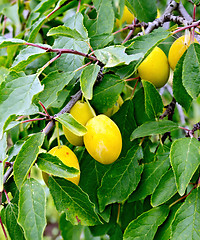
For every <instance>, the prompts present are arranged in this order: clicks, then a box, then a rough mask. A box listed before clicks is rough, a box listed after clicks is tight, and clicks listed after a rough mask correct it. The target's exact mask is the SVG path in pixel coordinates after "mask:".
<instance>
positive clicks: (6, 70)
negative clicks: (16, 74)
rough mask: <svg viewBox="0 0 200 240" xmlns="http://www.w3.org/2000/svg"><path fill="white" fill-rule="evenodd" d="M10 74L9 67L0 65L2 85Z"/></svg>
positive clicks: (0, 81)
mask: <svg viewBox="0 0 200 240" xmlns="http://www.w3.org/2000/svg"><path fill="white" fill-rule="evenodd" d="M8 74H9V70H8V69H7V68H5V67H0V85H1V83H2V82H3V81H4V80H5V78H6V76H7V75H8Z"/></svg>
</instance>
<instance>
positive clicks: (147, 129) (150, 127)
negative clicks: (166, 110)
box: [131, 120, 178, 140]
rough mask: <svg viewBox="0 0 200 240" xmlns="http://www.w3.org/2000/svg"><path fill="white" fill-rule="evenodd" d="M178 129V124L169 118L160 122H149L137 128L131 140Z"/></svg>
mask: <svg viewBox="0 0 200 240" xmlns="http://www.w3.org/2000/svg"><path fill="white" fill-rule="evenodd" d="M177 129H178V124H177V123H175V122H172V121H169V120H163V121H158V122H147V123H144V124H142V125H141V126H139V127H138V128H136V129H135V130H134V131H133V132H132V134H131V140H134V139H136V138H140V137H146V136H151V135H155V134H164V133H166V132H170V131H174V130H177Z"/></svg>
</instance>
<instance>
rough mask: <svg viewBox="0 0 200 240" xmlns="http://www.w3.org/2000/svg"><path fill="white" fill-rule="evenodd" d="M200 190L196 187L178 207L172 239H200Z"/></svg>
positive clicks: (173, 224)
mask: <svg viewBox="0 0 200 240" xmlns="http://www.w3.org/2000/svg"><path fill="white" fill-rule="evenodd" d="M199 199H200V191H199V188H196V189H194V190H193V191H192V192H191V194H190V195H189V196H188V197H187V198H186V200H185V202H184V204H183V205H182V206H181V207H180V208H179V209H178V211H177V212H176V215H175V219H174V221H173V223H172V237H171V239H172V240H182V239H190V240H198V239H200V233H199V224H200V205H199Z"/></svg>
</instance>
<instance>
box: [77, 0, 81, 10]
mask: <svg viewBox="0 0 200 240" xmlns="http://www.w3.org/2000/svg"><path fill="white" fill-rule="evenodd" d="M80 6H81V0H79V1H78V7H77V11H76V12H79V11H80Z"/></svg>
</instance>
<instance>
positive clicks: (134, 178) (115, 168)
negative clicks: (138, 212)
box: [98, 144, 143, 212]
mask: <svg viewBox="0 0 200 240" xmlns="http://www.w3.org/2000/svg"><path fill="white" fill-rule="evenodd" d="M142 156H143V154H142V148H141V147H140V146H139V145H138V144H135V145H134V146H133V147H132V148H131V149H130V150H129V151H128V153H127V155H126V157H123V158H120V159H119V160H118V161H116V162H115V163H114V164H113V165H112V166H111V168H110V169H109V170H108V171H107V172H106V174H105V175H104V177H103V179H102V183H101V187H100V188H99V189H98V199H99V207H100V211H101V212H102V211H103V210H104V208H105V206H106V205H108V204H111V203H115V202H118V203H121V202H123V201H125V200H126V199H127V198H128V197H129V195H130V194H131V193H132V192H133V191H134V190H135V189H136V187H137V185H138V183H139V181H140V175H141V173H142V170H143V166H141V165H139V164H138V161H139V160H140V159H141V158H142Z"/></svg>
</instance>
